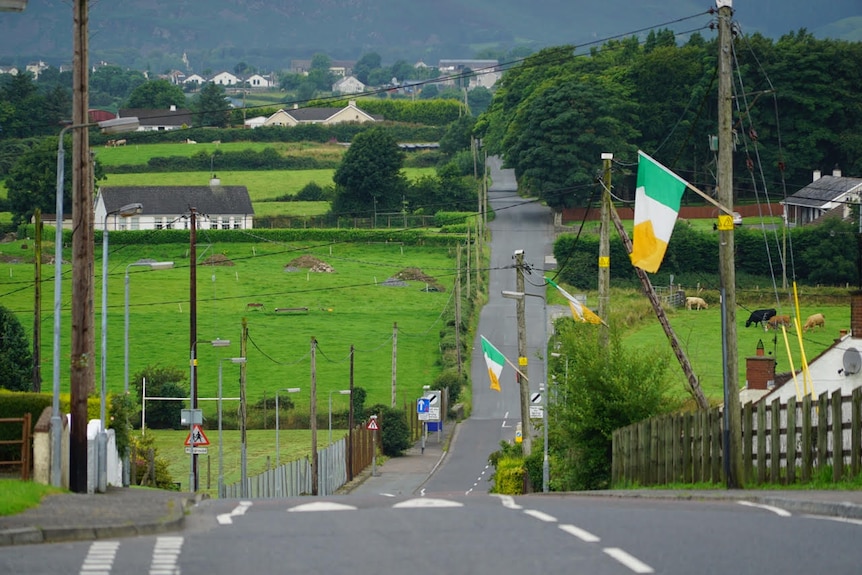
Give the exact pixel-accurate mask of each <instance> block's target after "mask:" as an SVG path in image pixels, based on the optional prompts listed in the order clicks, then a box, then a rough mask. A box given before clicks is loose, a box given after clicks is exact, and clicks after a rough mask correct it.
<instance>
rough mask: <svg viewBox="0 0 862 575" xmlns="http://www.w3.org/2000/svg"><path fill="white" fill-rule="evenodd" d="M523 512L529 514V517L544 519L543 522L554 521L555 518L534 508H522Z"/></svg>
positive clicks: (555, 520)
mask: <svg viewBox="0 0 862 575" xmlns="http://www.w3.org/2000/svg"><path fill="white" fill-rule="evenodd" d="M524 513H525V514H527V515H529V516H530V517H534V518H536V519H538V520H539V521H544V522H545V523H556V522H557V518H556V517H554V516H553V515H548V514H547V513H545V512H543V511H537V510H535V509H524Z"/></svg>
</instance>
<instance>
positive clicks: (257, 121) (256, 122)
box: [243, 116, 266, 130]
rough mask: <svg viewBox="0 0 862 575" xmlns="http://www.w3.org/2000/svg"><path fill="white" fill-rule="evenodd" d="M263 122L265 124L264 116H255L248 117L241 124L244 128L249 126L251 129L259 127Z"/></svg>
mask: <svg viewBox="0 0 862 575" xmlns="http://www.w3.org/2000/svg"><path fill="white" fill-rule="evenodd" d="M264 124H266V116H255V117H254V118H249V119H248V120H246V121H245V122H243V125H244V126H245V127H246V128H251V129H252V130H253V129H255V128H260V127H261V126H263V125H264Z"/></svg>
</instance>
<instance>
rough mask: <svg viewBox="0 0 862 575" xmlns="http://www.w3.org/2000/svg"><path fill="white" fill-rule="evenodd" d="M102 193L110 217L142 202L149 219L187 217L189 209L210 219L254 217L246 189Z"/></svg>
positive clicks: (135, 189)
mask: <svg viewBox="0 0 862 575" xmlns="http://www.w3.org/2000/svg"><path fill="white" fill-rule="evenodd" d="M99 193H100V194H101V195H102V201H104V203H105V208H106V209H107V211H108V212H109V213H110V212H112V211H114V210H119V209H120V208H121V207H123V206H125V205H126V204H132V203H136V202H140V203H141V204H143V206H144V210H143V212H142V213H143V214H147V215H156V214H169V215H174V214H184V213H187V212H188V211H189V208H190V207H193V208H195V209H196V210H197V211H198V213H201V214H207V215H218V214H250V215H253V214H254V208H252V206H251V198H250V197H249V195H248V188H246V187H245V186H102V187H101V188H100V189H99Z"/></svg>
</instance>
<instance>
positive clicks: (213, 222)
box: [210, 218, 218, 230]
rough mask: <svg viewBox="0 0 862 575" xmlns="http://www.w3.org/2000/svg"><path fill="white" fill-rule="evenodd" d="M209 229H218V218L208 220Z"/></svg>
mask: <svg viewBox="0 0 862 575" xmlns="http://www.w3.org/2000/svg"><path fill="white" fill-rule="evenodd" d="M210 229H211V230H217V229H218V218H213V219H211V220H210Z"/></svg>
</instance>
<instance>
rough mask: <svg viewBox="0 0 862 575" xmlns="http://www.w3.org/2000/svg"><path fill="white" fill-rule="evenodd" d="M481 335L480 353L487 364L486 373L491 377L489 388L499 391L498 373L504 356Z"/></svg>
mask: <svg viewBox="0 0 862 575" xmlns="http://www.w3.org/2000/svg"><path fill="white" fill-rule="evenodd" d="M481 337H482V353H483V354H484V355H485V363H487V364H488V375H489V376H490V377H491V389H495V390H497V391H500V374H501V373H502V372H503V364H504V363H506V356H505V355H503V354H502V353H500V350H499V349H497V348H496V347H494V346H493V345H492V344H491V342H490V341H488V340H487V339H485V336H484V335H483V336H481Z"/></svg>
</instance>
